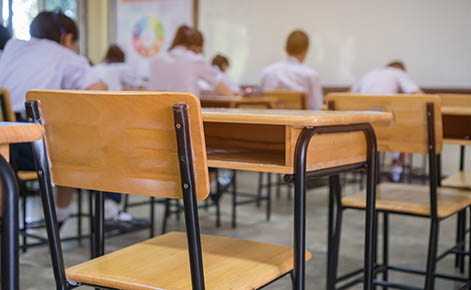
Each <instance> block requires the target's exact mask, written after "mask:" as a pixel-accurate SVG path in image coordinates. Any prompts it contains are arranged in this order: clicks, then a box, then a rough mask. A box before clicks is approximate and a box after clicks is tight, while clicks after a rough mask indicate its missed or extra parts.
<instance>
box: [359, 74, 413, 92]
mask: <svg viewBox="0 0 471 290" xmlns="http://www.w3.org/2000/svg"><path fill="white" fill-rule="evenodd" d="M418 90H420V87H419V85H417V83H415V82H414V81H413V80H412V78H411V77H410V76H409V75H408V74H407V73H406V72H405V71H403V70H401V69H398V68H395V67H385V68H380V69H375V70H373V71H371V72H369V73H367V74H366V75H365V76H364V77H363V78H362V79H361V80H360V81H359V82H358V83H356V84H355V85H353V87H352V92H354V93H360V94H381V95H390V94H398V93H403V94H412V93H415V92H417V91H418Z"/></svg>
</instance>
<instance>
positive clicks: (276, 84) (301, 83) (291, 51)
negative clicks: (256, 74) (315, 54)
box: [260, 30, 324, 110]
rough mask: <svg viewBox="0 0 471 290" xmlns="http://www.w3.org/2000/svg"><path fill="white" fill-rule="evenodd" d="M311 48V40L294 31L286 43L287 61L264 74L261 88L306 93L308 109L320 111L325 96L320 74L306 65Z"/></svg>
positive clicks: (278, 63) (271, 67)
mask: <svg viewBox="0 0 471 290" xmlns="http://www.w3.org/2000/svg"><path fill="white" fill-rule="evenodd" d="M308 48H309V38H308V36H307V34H306V33H305V32H303V31H300V30H296V31H293V32H292V33H291V34H290V35H289V36H288V40H287V41H286V53H287V54H288V57H287V58H286V59H285V60H282V61H279V62H275V63H273V64H271V65H269V66H268V67H267V68H265V69H264V70H263V72H262V77H261V82H260V87H261V89H262V90H263V91H272V90H290V91H297V92H304V93H306V94H307V97H308V107H309V109H313V110H320V109H321V108H322V104H323V103H324V96H323V93H322V87H321V84H320V78H319V74H318V73H317V72H316V71H315V70H314V69H313V68H311V67H309V66H307V65H306V64H304V63H303V62H304V60H305V58H306V55H307V51H308Z"/></svg>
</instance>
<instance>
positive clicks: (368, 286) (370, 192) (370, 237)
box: [363, 126, 377, 290]
mask: <svg viewBox="0 0 471 290" xmlns="http://www.w3.org/2000/svg"><path fill="white" fill-rule="evenodd" d="M368 127H369V128H368V129H366V130H365V136H366V139H367V145H368V148H367V150H368V151H367V157H368V168H367V180H366V212H365V219H366V220H365V229H366V231H365V261H364V263H365V273H364V285H363V289H364V290H373V289H374V286H373V279H374V259H375V248H376V243H375V236H376V235H375V228H376V227H375V224H376V168H377V149H376V148H377V147H376V135H375V133H374V131H373V128H372V127H371V126H368Z"/></svg>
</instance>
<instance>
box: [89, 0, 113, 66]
mask: <svg viewBox="0 0 471 290" xmlns="http://www.w3.org/2000/svg"><path fill="white" fill-rule="evenodd" d="M108 23H109V3H108V0H89V1H88V2H87V56H88V57H89V59H90V60H91V61H92V62H93V63H95V64H96V63H99V62H101V61H102V60H103V57H104V56H105V53H106V50H107V49H108V46H109V40H108V39H109V37H108V36H109V34H108Z"/></svg>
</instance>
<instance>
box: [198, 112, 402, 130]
mask: <svg viewBox="0 0 471 290" xmlns="http://www.w3.org/2000/svg"><path fill="white" fill-rule="evenodd" d="M392 119H393V115H392V114H391V113H383V112H372V111H355V112H352V111H350V112H343V111H313V110H249V109H220V108H203V121H205V122H219V123H245V124H271V125H289V126H300V127H307V126H330V125H346V124H358V123H368V122H387V121H391V120H392Z"/></svg>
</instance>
